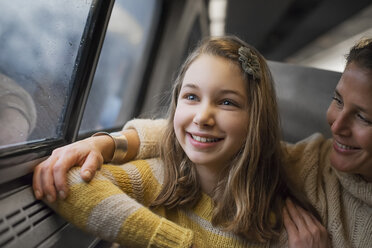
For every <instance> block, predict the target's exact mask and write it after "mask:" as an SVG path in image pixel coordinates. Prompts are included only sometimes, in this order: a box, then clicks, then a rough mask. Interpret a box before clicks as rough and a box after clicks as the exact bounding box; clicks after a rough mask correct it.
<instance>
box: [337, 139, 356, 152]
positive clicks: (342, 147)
mask: <svg viewBox="0 0 372 248" xmlns="http://www.w3.org/2000/svg"><path fill="white" fill-rule="evenodd" d="M336 145H337V146H338V147H340V148H341V149H344V150H352V149H355V148H354V147H352V146H347V145H343V144H340V143H338V142H337V141H336Z"/></svg>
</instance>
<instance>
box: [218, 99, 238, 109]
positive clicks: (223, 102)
mask: <svg viewBox="0 0 372 248" xmlns="http://www.w3.org/2000/svg"><path fill="white" fill-rule="evenodd" d="M221 105H225V106H235V107H237V106H238V104H236V103H235V102H234V101H232V100H229V99H224V100H222V101H221Z"/></svg>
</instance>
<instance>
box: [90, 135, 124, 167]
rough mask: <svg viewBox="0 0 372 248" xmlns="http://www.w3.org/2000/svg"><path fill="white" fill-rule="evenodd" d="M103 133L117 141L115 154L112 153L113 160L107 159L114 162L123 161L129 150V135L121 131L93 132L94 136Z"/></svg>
mask: <svg viewBox="0 0 372 248" xmlns="http://www.w3.org/2000/svg"><path fill="white" fill-rule="evenodd" d="M101 135H108V136H110V137H111V138H112V139H113V140H114V143H115V150H114V155H112V158H111V161H107V162H110V163H113V164H120V163H122V162H123V160H124V158H125V156H126V155H127V152H128V140H127V137H125V135H124V134H122V133H120V132H113V133H107V132H98V133H95V134H93V135H92V137H94V136H101Z"/></svg>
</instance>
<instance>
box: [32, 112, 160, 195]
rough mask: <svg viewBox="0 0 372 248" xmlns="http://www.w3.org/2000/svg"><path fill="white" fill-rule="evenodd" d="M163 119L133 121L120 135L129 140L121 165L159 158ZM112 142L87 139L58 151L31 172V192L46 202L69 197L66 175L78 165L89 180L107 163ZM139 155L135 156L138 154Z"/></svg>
mask: <svg viewBox="0 0 372 248" xmlns="http://www.w3.org/2000/svg"><path fill="white" fill-rule="evenodd" d="M165 125H166V121H165V120H141V119H137V120H133V121H130V122H129V123H128V124H127V125H126V126H125V127H124V129H123V131H122V133H123V134H124V135H125V136H126V138H127V140H128V152H127V155H126V156H125V158H123V162H126V161H130V160H133V159H134V158H135V157H137V158H150V157H157V156H158V153H159V152H158V149H157V147H158V142H159V140H160V138H161V134H162V130H164V128H165ZM114 147H115V145H114V142H113V140H112V138H110V137H109V136H96V137H90V138H87V139H84V140H81V141H78V142H75V143H72V144H70V145H67V146H64V147H61V148H58V149H56V150H54V151H53V153H52V154H51V156H50V157H49V158H48V159H46V160H45V161H43V162H42V163H40V164H39V165H37V166H36V167H35V169H34V176H33V189H34V192H35V197H36V198H37V199H42V198H43V197H46V198H47V200H48V201H49V202H53V201H55V200H56V198H57V196H59V197H60V198H61V199H64V198H66V196H67V195H68V187H67V185H66V174H67V172H68V171H69V170H70V169H71V168H72V167H73V166H76V165H77V166H81V171H80V175H81V177H82V179H83V180H85V181H90V180H91V179H92V178H93V176H94V174H95V172H96V171H97V170H98V169H99V168H100V167H101V165H102V163H103V162H110V161H111V158H112V156H113V153H114ZM137 153H138V154H137Z"/></svg>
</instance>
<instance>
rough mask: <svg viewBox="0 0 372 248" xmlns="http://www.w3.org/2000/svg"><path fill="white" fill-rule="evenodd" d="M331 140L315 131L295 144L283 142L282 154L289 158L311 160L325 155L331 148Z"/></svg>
mask: <svg viewBox="0 0 372 248" xmlns="http://www.w3.org/2000/svg"><path fill="white" fill-rule="evenodd" d="M331 144H332V140H331V139H326V138H324V136H323V135H322V134H320V133H315V134H313V135H311V136H309V137H307V138H306V139H303V140H301V141H299V142H297V143H295V144H290V143H283V147H284V155H285V157H286V159H290V160H303V159H306V160H309V159H310V160H313V159H317V158H318V159H320V158H321V157H323V156H324V155H326V154H327V153H328V152H329V150H330V148H331Z"/></svg>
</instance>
